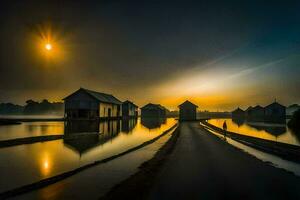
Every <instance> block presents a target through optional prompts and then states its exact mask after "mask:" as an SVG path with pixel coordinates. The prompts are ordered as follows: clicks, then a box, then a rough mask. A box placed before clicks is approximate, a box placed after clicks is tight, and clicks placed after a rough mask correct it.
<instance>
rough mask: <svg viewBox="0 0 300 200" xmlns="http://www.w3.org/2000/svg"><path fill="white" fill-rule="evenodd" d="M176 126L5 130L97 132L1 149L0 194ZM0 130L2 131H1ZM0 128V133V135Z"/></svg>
mask: <svg viewBox="0 0 300 200" xmlns="http://www.w3.org/2000/svg"><path fill="white" fill-rule="evenodd" d="M175 123H176V120H175V119H173V118H168V119H143V120H141V119H133V120H124V121H120V120H118V121H109V122H101V123H92V122H65V123H64V122H30V123H23V124H22V125H10V128H8V126H6V128H7V129H6V133H5V134H6V135H9V134H14V133H15V132H18V133H19V135H18V136H23V137H27V136H33V135H35V136H37V135H47V134H48V135H49V134H63V133H64V134H73V133H79V132H98V133H100V134H99V135H91V136H89V137H82V138H80V139H72V140H70V139H69V140H66V139H65V140H56V141H49V142H43V143H34V144H28V145H20V146H14V147H8V148H2V149H0V158H1V159H0V176H1V177H4V176H5V177H10V178H9V179H0V192H1V191H4V190H8V189H12V188H15V187H17V186H20V185H24V184H28V183H31V182H35V181H38V180H40V179H43V178H47V177H51V176H54V175H57V174H60V173H62V172H65V171H69V170H72V169H75V168H77V167H80V166H82V165H85V164H88V163H91V162H93V161H95V160H101V159H104V158H107V157H110V156H112V155H114V154H117V153H120V152H123V151H125V150H127V149H129V148H132V147H134V146H137V145H139V144H141V143H143V142H145V141H148V140H150V139H152V138H154V137H156V136H158V135H159V134H161V133H162V132H163V131H165V130H167V129H169V128H170V127H171V126H173V125H174V124H175ZM3 127H4V126H2V127H1V128H3ZM1 128H0V133H3V132H1Z"/></svg>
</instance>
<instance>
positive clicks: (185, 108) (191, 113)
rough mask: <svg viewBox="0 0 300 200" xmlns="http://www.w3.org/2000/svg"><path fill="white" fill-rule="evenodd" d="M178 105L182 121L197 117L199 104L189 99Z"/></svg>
mask: <svg viewBox="0 0 300 200" xmlns="http://www.w3.org/2000/svg"><path fill="white" fill-rule="evenodd" d="M178 107H179V120H180V121H192V120H196V119H197V108H198V106H197V105H195V104H193V103H192V102H190V101H188V100H187V101H185V102H183V103H182V104H180V105H179V106H178Z"/></svg>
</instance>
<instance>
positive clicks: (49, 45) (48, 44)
mask: <svg viewBox="0 0 300 200" xmlns="http://www.w3.org/2000/svg"><path fill="white" fill-rule="evenodd" d="M45 48H46V49H47V50H48V51H50V50H51V49H52V45H51V44H50V43H47V44H46V45H45Z"/></svg>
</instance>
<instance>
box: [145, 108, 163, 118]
mask: <svg viewBox="0 0 300 200" xmlns="http://www.w3.org/2000/svg"><path fill="white" fill-rule="evenodd" d="M141 117H160V112H159V110H154V109H141Z"/></svg>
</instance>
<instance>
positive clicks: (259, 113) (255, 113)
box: [247, 105, 265, 121]
mask: <svg viewBox="0 0 300 200" xmlns="http://www.w3.org/2000/svg"><path fill="white" fill-rule="evenodd" d="M247 117H248V119H249V120H251V121H263V120H264V117H265V109H264V108H263V107H262V106H260V105H257V106H255V107H253V108H252V109H251V112H250V113H249V114H248V116H247Z"/></svg>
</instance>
